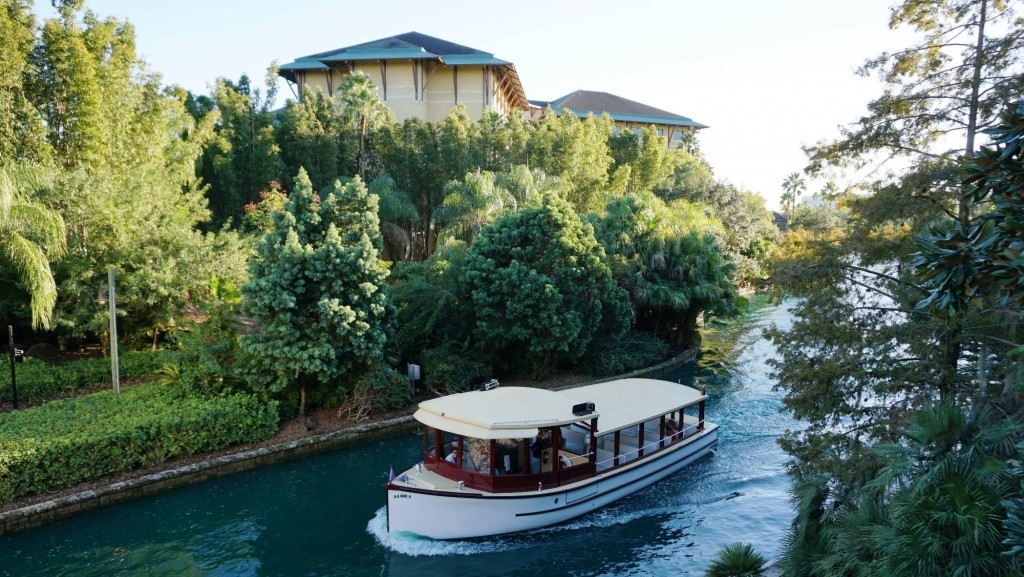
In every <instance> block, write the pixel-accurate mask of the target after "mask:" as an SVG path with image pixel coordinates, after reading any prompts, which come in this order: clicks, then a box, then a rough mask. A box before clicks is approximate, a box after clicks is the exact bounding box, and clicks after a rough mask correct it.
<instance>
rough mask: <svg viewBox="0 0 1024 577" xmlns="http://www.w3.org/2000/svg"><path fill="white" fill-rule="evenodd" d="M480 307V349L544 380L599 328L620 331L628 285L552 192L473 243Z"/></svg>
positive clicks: (471, 274)
mask: <svg viewBox="0 0 1024 577" xmlns="http://www.w3.org/2000/svg"><path fill="white" fill-rule="evenodd" d="M463 275H464V278H465V282H466V284H467V288H468V291H469V294H470V299H471V300H472V303H473V307H474V309H475V311H476V326H475V327H474V330H473V335H474V339H475V341H476V343H478V345H477V347H478V350H481V352H484V351H486V352H487V353H488V354H490V355H492V358H493V359H494V360H495V361H500V362H502V363H503V364H506V363H508V364H511V363H525V365H524V368H526V369H527V370H528V371H529V372H530V374H531V375H533V376H534V378H539V377H541V376H543V375H545V374H547V372H549V371H550V370H551V369H552V368H554V367H555V366H556V365H557V364H558V363H559V362H561V361H563V360H565V361H568V362H570V363H571V362H573V361H576V360H577V359H579V358H580V357H581V356H582V355H583V353H584V352H585V351H586V350H587V346H588V345H589V344H590V342H591V341H592V340H593V338H594V334H595V333H596V332H597V331H598V329H601V330H602V332H604V333H606V334H611V335H613V336H614V335H621V334H623V333H625V331H626V329H628V328H629V319H628V316H626V317H625V318H623V315H621V314H620V316H619V317H618V318H616V317H615V316H611V317H609V318H606V317H605V315H604V313H605V311H606V310H608V311H615V312H624V311H623V309H622V308H621V307H616V302H624V301H625V299H626V298H627V297H626V294H625V291H622V290H621V289H619V288H618V287H617V286H616V285H615V283H614V282H613V280H612V275H611V270H610V269H609V268H608V265H607V264H605V258H604V250H603V248H602V247H601V245H600V244H598V242H597V239H595V238H594V231H593V228H592V227H591V226H590V225H589V224H584V223H582V222H581V221H580V219H579V217H578V216H576V214H575V213H574V212H573V211H572V209H571V207H570V206H569V204H568V202H566V201H565V200H562V199H561V198H559V197H557V196H554V195H547V196H545V197H544V199H543V201H542V203H541V205H540V206H539V207H537V208H528V209H525V210H521V211H519V212H517V213H513V214H510V215H507V216H505V217H503V218H501V219H500V220H498V222H496V223H495V224H494V225H493V226H491V227H488V228H486V229H484V231H483V233H482V234H481V236H480V238H478V239H477V240H476V242H474V243H473V245H472V246H471V247H470V254H469V259H468V260H467V262H466V267H465V271H464V272H463Z"/></svg>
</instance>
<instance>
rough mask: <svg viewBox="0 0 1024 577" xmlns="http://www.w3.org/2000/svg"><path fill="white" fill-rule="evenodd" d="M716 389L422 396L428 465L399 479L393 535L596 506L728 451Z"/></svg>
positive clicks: (507, 527)
mask: <svg viewBox="0 0 1024 577" xmlns="http://www.w3.org/2000/svg"><path fill="white" fill-rule="evenodd" d="M707 398H708V397H707V395H706V394H704V393H702V392H701V391H698V390H696V389H694V388H692V387H687V386H685V385H678V384H675V383H670V382H667V381H660V380H655V379H620V380H616V381H609V382H605V383H598V384H594V385H588V386H584V387H579V388H575V389H570V390H565V391H557V392H556V391H548V390H544V389H534V388H529V387H497V386H496V383H495V386H494V387H493V388H488V389H487V390H481V391H472V392H468V393H459V394H456V395H449V396H446V397H440V398H437V399H431V400H429V401H424V402H422V403H420V405H419V410H417V411H416V413H415V415H414V417H415V419H416V420H417V421H419V422H420V423H421V424H422V425H423V461H422V462H421V463H419V464H417V465H415V466H413V467H412V468H410V469H408V470H406V471H404V472H403V473H401V474H400V475H398V476H397V477H395V478H393V479H391V480H390V482H389V483H388V485H387V520H388V531H389V532H391V533H411V534H415V535H420V536H424V537H430V538H433V539H463V538H470V537H483V536H488V535H498V534H502V533H511V532H515V531H524V530H528V529H535V528H538V527H544V526H547V525H552V524H555V523H560V522H562V521H566V520H568V519H572V518H574V517H578V516H580V515H583V514H585V513H589V512H591V511H595V510H597V509H598V508H600V507H603V506H605V505H607V504H609V503H611V502H613V501H616V500H618V499H621V498H622V497H625V496H627V495H630V494H632V493H634V492H636V491H638V490H640V489H642V488H644V487H647V486H649V485H651V484H652V483H655V482H657V481H659V480H661V479H663V478H665V477H667V476H669V475H672V474H673V473H676V472H677V471H679V470H680V469H682V468H683V467H685V466H686V465H688V464H689V463H692V462H693V461H695V460H697V459H699V458H701V457H702V456H704V455H706V454H707V453H709V452H710V451H711V450H712V449H714V448H715V447H717V446H718V425H715V424H713V423H709V422H706V421H705V420H704V406H705V401H706V400H707Z"/></svg>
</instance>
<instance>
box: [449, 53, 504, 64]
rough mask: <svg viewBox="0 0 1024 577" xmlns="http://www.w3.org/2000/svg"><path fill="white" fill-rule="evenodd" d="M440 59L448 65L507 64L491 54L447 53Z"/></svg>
mask: <svg viewBox="0 0 1024 577" xmlns="http://www.w3.org/2000/svg"><path fill="white" fill-rule="evenodd" d="M441 60H442V61H443V62H444V63H445V64H447V65H448V66H464V65H471V64H478V65H481V66H482V65H484V64H496V65H501V64H509V62H506V61H504V60H502V59H500V58H495V57H494V55H492V54H448V55H447V56H442V57H441Z"/></svg>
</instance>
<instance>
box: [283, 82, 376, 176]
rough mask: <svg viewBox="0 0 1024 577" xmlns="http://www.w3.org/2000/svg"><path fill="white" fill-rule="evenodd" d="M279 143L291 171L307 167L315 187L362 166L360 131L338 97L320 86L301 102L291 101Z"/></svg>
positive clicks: (305, 95) (285, 109)
mask: <svg viewBox="0 0 1024 577" xmlns="http://www.w3.org/2000/svg"><path fill="white" fill-rule="evenodd" d="M278 120H279V124H278V127H277V131H276V140H277V144H278V146H279V147H280V149H281V161H282V162H283V163H284V169H285V171H286V172H287V174H296V173H297V172H298V171H299V169H300V168H305V169H306V172H307V173H308V174H309V180H310V181H311V182H312V183H313V189H314V190H320V189H322V188H324V187H325V186H329V185H330V184H331V183H333V182H334V179H336V178H338V177H339V176H352V175H354V174H356V172H357V170H358V166H357V161H358V159H357V146H358V143H357V142H356V140H355V137H356V136H357V133H356V132H355V131H354V130H352V129H351V127H349V126H346V125H345V122H344V119H343V118H342V116H341V111H340V110H339V108H338V106H337V105H336V104H335V102H334V100H333V99H331V98H330V97H328V96H327V95H325V94H324V93H323V92H321V91H319V90H307V91H305V92H304V93H303V95H302V99H301V100H299V101H298V102H295V101H289V102H288V103H287V104H286V105H285V107H284V110H283V111H282V112H281V113H280V115H279V116H278Z"/></svg>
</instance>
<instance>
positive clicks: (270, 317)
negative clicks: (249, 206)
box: [242, 169, 393, 413]
mask: <svg viewBox="0 0 1024 577" xmlns="http://www.w3.org/2000/svg"><path fill="white" fill-rule="evenodd" d="M325 192H326V193H325V194H324V196H323V198H317V196H316V195H315V194H313V187H312V185H311V184H310V181H309V178H308V177H307V175H306V172H305V170H301V169H300V170H299V174H298V176H297V177H296V179H295V186H294V191H293V192H292V193H291V194H290V195H289V197H288V201H287V203H286V204H285V206H284V210H282V211H279V212H276V213H274V228H273V230H272V231H271V232H268V233H267V234H266V235H264V236H263V238H262V239H261V240H260V241H259V243H258V245H257V256H256V258H255V259H254V260H253V264H252V267H251V272H252V280H250V281H249V283H247V284H246V285H245V286H243V287H242V294H243V296H244V301H243V309H242V310H243V312H244V313H245V314H246V315H247V316H249V317H250V318H252V319H253V320H254V321H255V322H256V323H257V324H258V325H259V330H258V331H257V332H256V333H255V334H251V335H246V336H244V337H243V338H242V350H243V352H244V353H245V354H246V357H247V359H246V361H247V362H246V371H247V373H248V376H249V380H250V382H251V383H252V384H253V385H254V386H255V387H257V388H262V389H265V390H269V391H271V392H279V391H284V390H297V391H298V393H299V412H300V413H304V412H305V405H306V394H307V391H308V390H309V389H310V388H313V387H316V388H320V389H326V388H340V387H343V386H344V383H346V382H351V381H354V380H355V377H357V376H359V375H360V374H361V373H362V372H364V371H365V369H366V368H368V367H369V366H371V365H372V364H373V363H374V362H376V361H378V360H380V359H381V357H382V353H383V348H384V345H385V342H386V340H387V337H386V327H387V326H388V324H389V322H390V319H391V318H392V316H393V315H392V309H391V305H390V304H389V302H388V299H387V295H386V294H385V292H384V279H385V277H386V276H387V270H386V269H385V267H384V265H383V263H382V262H381V261H380V260H379V259H378V258H377V256H378V252H379V251H380V246H381V238H380V231H379V228H378V221H377V198H376V197H375V196H373V195H371V194H369V193H368V192H367V190H366V187H365V186H364V185H363V183H362V181H361V180H359V179H358V178H356V179H354V180H352V181H351V182H348V183H346V184H341V183H340V182H336V183H335V184H334V187H333V189H325Z"/></svg>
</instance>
